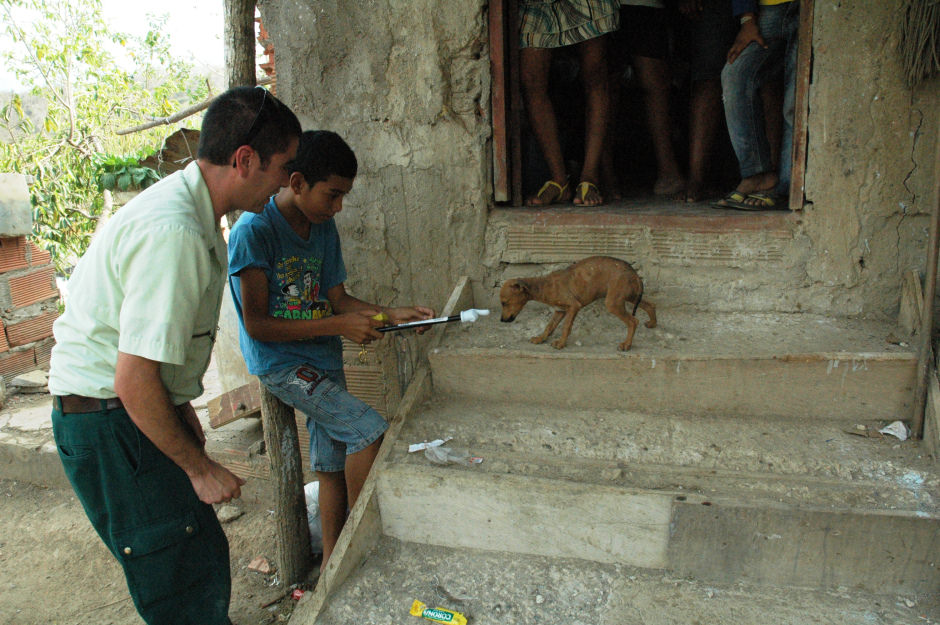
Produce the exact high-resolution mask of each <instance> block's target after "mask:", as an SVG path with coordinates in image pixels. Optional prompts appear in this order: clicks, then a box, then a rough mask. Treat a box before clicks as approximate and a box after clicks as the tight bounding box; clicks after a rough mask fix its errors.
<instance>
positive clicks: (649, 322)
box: [643, 321, 656, 328]
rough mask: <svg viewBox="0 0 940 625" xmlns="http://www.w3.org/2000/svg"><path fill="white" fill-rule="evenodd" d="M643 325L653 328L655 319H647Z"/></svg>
mask: <svg viewBox="0 0 940 625" xmlns="http://www.w3.org/2000/svg"><path fill="white" fill-rule="evenodd" d="M643 325H645V326H646V327H647V328H655V327H656V322H655V321H647V322H646V323H644V324H643Z"/></svg>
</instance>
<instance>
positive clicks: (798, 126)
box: [790, 0, 815, 210]
mask: <svg viewBox="0 0 940 625" xmlns="http://www.w3.org/2000/svg"><path fill="white" fill-rule="evenodd" d="M814 4H815V2H814V0H800V31H799V34H798V39H799V48H798V51H797V57H796V77H795V80H796V101H795V103H794V108H793V153H792V155H791V157H792V159H793V160H792V166H791V168H790V210H801V209H802V208H803V202H804V199H805V197H804V191H805V190H804V186H805V185H806V144H807V141H808V135H807V125H808V122H809V85H810V81H811V79H812V70H813V8H814Z"/></svg>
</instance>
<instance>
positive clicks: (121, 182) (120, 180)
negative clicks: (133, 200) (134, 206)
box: [117, 172, 131, 191]
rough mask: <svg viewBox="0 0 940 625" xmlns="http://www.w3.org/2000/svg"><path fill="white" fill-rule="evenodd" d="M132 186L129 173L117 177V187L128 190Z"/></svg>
mask: <svg viewBox="0 0 940 625" xmlns="http://www.w3.org/2000/svg"><path fill="white" fill-rule="evenodd" d="M130 186H131V175H130V174H129V173H126V172H125V173H123V174H120V175H119V176H118V177H117V188H118V189H119V190H121V191H127V189H128V188H130Z"/></svg>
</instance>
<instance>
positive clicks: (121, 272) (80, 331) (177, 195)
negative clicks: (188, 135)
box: [49, 162, 228, 404]
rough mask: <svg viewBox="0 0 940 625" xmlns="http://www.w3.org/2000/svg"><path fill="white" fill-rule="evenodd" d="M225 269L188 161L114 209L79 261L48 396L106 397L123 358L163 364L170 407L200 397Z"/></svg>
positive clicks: (204, 190) (204, 192) (200, 185)
mask: <svg viewBox="0 0 940 625" xmlns="http://www.w3.org/2000/svg"><path fill="white" fill-rule="evenodd" d="M227 269H228V259H227V256H226V249H225V240H224V239H223V238H222V233H221V230H220V228H219V223H218V220H217V219H216V217H215V215H214V212H213V209H212V202H211V200H210V198H209V189H208V187H207V186H206V183H205V181H204V180H203V177H202V171H201V170H200V169H199V165H198V164H197V163H196V162H193V163H190V164H189V165H188V166H187V167H186V169H185V170H183V171H181V172H177V173H175V174H172V175H171V176H168V177H167V178H165V179H163V180H161V181H160V182H158V183H157V184H155V185H153V186H152V187H150V188H149V189H147V190H146V191H144V192H142V193H141V194H140V195H138V196H137V197H135V198H134V199H133V200H131V201H130V202H129V203H128V204H127V205H125V206H123V207H122V208H121V209H120V210H118V211H117V213H115V215H114V216H113V217H112V218H111V219H109V220H108V223H107V224H105V226H104V228H102V230H101V232H99V233H98V234H97V235H96V236H95V238H94V240H93V241H92V244H91V246H89V248H88V251H87V252H86V253H85V255H84V256H83V257H82V258H81V260H80V261H79V263H78V265H77V266H76V268H75V271H74V272H73V273H72V277H71V278H70V279H69V282H68V293H69V296H68V299H67V302H66V307H65V313H64V314H63V315H62V316H61V317H60V318H59V319H58V320H57V321H56V323H55V325H54V326H53V332H54V334H55V340H56V345H55V347H53V349H52V361H51V370H50V372H49V390H50V392H51V393H53V394H55V395H69V394H74V395H85V396H88V397H100V398H108V397H114V396H115V395H116V393H115V392H114V373H115V367H116V364H117V354H118V351H121V352H124V353H126V354H132V355H135V356H141V357H143V358H148V359H150V360H155V361H158V362H160V363H163V364H162V366H161V369H160V374H161V378H162V379H163V383H164V385H165V386H166V389H167V391H168V392H169V395H170V399H171V401H172V402H173V403H174V404H180V403H183V402H187V401H190V400H192V399H195V398H196V397H199V396H200V395H201V394H202V392H203V386H202V376H203V374H204V373H205V370H206V368H207V367H208V364H209V358H210V356H211V354H212V344H213V342H214V340H215V335H216V327H217V324H218V320H219V309H220V306H221V303H222V290H223V288H224V286H225V277H226V274H227Z"/></svg>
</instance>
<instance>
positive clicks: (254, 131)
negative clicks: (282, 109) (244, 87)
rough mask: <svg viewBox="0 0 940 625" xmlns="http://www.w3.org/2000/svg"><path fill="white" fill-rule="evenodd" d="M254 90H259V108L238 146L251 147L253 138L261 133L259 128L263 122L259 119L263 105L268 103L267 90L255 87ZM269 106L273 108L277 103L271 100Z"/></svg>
mask: <svg viewBox="0 0 940 625" xmlns="http://www.w3.org/2000/svg"><path fill="white" fill-rule="evenodd" d="M255 89H261V93H262V94H263V95H262V96H261V106H259V107H258V112H257V113H255V118H254V119H253V120H251V126H249V127H248V132H246V133H245V138H244V139H242V141H241V143H239V145H251V142H252V141H254V139H255V137H256V136H258V133H259V132H261V128H262V127H263V126H264V122H263V121H262V119H261V114H262V113H263V112H264V105H265V103H266V102H267V101H268V90H267V89H265V88H264V87H255ZM271 104H274V105H275V106H276V105H277V103H276V102H275V101H274V99H273V98H272V99H271Z"/></svg>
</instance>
